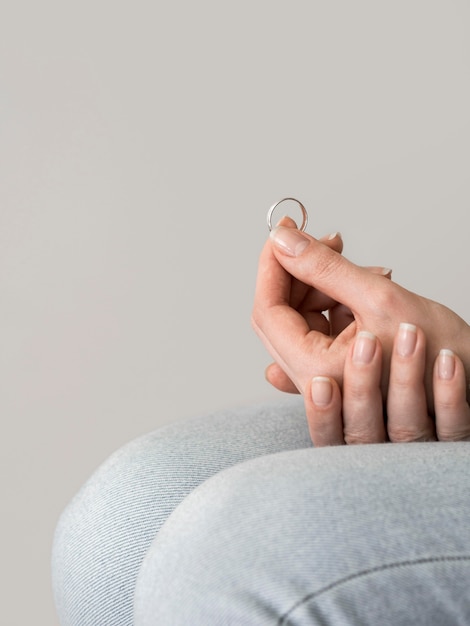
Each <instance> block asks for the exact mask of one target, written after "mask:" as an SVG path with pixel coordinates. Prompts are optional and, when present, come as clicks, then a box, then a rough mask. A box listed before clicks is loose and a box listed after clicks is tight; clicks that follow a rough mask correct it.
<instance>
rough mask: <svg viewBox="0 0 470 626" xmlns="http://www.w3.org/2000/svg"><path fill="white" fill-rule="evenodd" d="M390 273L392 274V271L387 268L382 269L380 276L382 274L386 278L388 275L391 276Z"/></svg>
mask: <svg viewBox="0 0 470 626" xmlns="http://www.w3.org/2000/svg"><path fill="white" fill-rule="evenodd" d="M391 273H392V270H391V269H390V268H389V267H383V268H382V272H381V274H383V275H384V276H388V275H389V274H390V275H391Z"/></svg>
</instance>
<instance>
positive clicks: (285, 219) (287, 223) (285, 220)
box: [275, 215, 297, 228]
mask: <svg viewBox="0 0 470 626" xmlns="http://www.w3.org/2000/svg"><path fill="white" fill-rule="evenodd" d="M279 226H284V227H285V228H297V224H296V223H295V222H294V220H293V219H292V218H291V217H289V216H288V215H283V216H282V217H281V219H280V220H279V222H278V223H277V224H276V226H275V228H278V227H279Z"/></svg>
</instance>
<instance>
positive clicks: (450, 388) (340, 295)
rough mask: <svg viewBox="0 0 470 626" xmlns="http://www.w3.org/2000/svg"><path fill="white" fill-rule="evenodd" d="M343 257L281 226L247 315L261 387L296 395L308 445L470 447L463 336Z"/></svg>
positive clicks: (468, 339)
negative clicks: (265, 360)
mask: <svg viewBox="0 0 470 626" xmlns="http://www.w3.org/2000/svg"><path fill="white" fill-rule="evenodd" d="M341 251H342V242H341V238H340V237H339V236H337V235H334V236H330V237H329V238H325V239H323V240H316V239H315V238H313V237H311V236H310V235H308V234H306V233H303V232H300V231H299V230H297V228H296V227H295V224H294V223H293V222H292V220H290V219H289V218H283V220H281V222H280V224H279V225H278V227H276V228H275V229H274V230H273V231H272V232H271V236H270V238H269V240H268V241H267V243H266V245H265V246H264V248H263V251H262V253H261V257H260V261H259V268H258V278H257V285H256V292H255V302H254V307H253V314H252V324H253V327H254V329H255V330H256V332H257V334H258V335H259V337H260V338H261V340H262V341H263V343H264V345H265V346H266V348H267V349H268V351H269V352H270V354H271V356H272V357H273V359H274V361H275V363H274V364H273V366H271V367H269V368H268V370H267V378H268V380H269V381H270V382H271V383H272V384H273V385H274V386H275V387H277V388H279V389H280V390H283V391H291V392H292V391H298V392H300V393H302V395H303V398H304V402H305V409H306V415H307V420H308V424H309V428H310V433H311V437H312V440H313V442H314V444H315V445H317V446H320V445H335V444H340V443H374V442H382V441H397V442H398V441H422V440H432V439H436V438H437V439H443V440H458V439H467V438H469V437H470V409H469V407H468V405H467V401H466V391H467V385H466V377H468V374H469V373H470V328H469V326H468V325H467V324H466V323H465V321H464V320H462V319H461V318H460V317H459V316H458V315H457V314H456V313H454V312H453V311H451V310H450V309H448V308H447V307H445V306H443V305H442V304H439V303H436V302H433V301H431V300H428V299H427V298H424V297H422V296H419V295H417V294H414V293H412V292H410V291H408V290H406V289H404V288H403V287H401V286H399V285H398V284H396V283H394V282H392V281H391V280H388V279H387V273H386V272H384V271H382V270H380V268H363V267H359V266H357V265H355V264H353V263H351V262H350V261H348V260H347V259H346V258H345V257H343V256H342V255H341ZM457 353H458V354H459V356H457Z"/></svg>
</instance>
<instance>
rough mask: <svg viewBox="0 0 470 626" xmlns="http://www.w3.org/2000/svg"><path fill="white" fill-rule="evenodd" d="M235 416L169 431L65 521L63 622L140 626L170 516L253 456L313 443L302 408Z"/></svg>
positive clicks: (119, 458) (60, 546)
mask: <svg viewBox="0 0 470 626" xmlns="http://www.w3.org/2000/svg"><path fill="white" fill-rule="evenodd" d="M285 413H286V412H285V410H284V409H283V408H282V407H280V408H274V407H263V408H262V409H257V410H253V409H250V408H247V409H246V410H245V411H237V412H236V413H233V412H225V413H219V414H214V415H209V416H206V417H203V418H198V419H191V420H187V421H184V422H182V423H175V424H173V425H170V426H167V427H164V428H161V429H159V430H157V431H155V432H154V433H151V434H149V435H146V436H144V437H141V438H139V439H137V440H136V441H134V442H132V443H130V444H128V445H127V446H125V447H124V448H122V449H121V450H119V451H118V452H116V453H115V454H113V455H112V456H111V457H110V459H109V460H108V461H107V462H106V463H104V464H103V465H102V466H101V467H100V468H99V469H98V470H97V472H95V474H94V475H93V476H92V477H91V478H90V480H89V481H88V482H87V483H86V484H85V485H84V487H83V488H82V489H81V490H80V492H79V493H78V494H77V496H76V497H75V498H74V499H73V501H72V502H71V503H70V505H69V506H68V507H67V509H66V510H65V511H64V513H63V514H62V516H61V518H60V520H59V522H58V525H57V528H56V532H55V539H54V546H53V559H52V570H53V572H52V573H53V586H54V594H55V600H56V605H57V609H58V612H59V615H60V617H61V623H63V624H67V625H70V626H75V625H77V626H78V625H79V626H108V625H109V624H113V626H121V624H122V625H124V624H126V625H127V624H130V623H132V598H133V594H134V587H135V580H136V577H137V572H138V570H139V567H140V564H141V562H142V559H143V556H144V554H145V553H146V551H147V549H148V547H149V546H150V544H151V542H152V540H153V539H154V537H155V536H156V534H157V533H158V532H159V529H160V527H161V526H162V525H163V523H164V522H165V521H166V519H167V517H168V516H169V515H170V513H171V512H172V511H173V510H174V509H175V508H176V507H177V505H178V504H179V503H180V502H181V501H182V500H183V499H184V498H185V497H186V496H187V495H188V493H190V492H191V491H192V490H193V489H194V488H195V487H196V486H197V485H199V484H200V483H202V482H204V481H205V480H206V479H208V478H209V477H210V476H212V475H213V474H214V473H216V472H218V471H220V470H222V469H224V468H226V467H228V466H231V465H233V464H235V463H238V462H240V461H244V460H245V459H247V458H252V457H254V456H257V455H259V454H266V453H268V452H271V451H275V450H277V449H279V448H282V447H287V448H295V447H299V446H301V445H307V443H308V432H307V429H306V428H305V425H304V420H303V415H302V413H301V411H299V410H298V409H296V410H295V411H294V412H293V416H292V417H291V416H289V421H288V423H287V424H286V414H285Z"/></svg>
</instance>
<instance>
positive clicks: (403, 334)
mask: <svg viewBox="0 0 470 626" xmlns="http://www.w3.org/2000/svg"><path fill="white" fill-rule="evenodd" d="M417 341H418V333H417V328H416V326H415V325H414V324H406V323H402V324H400V327H399V329H398V334H397V343H396V349H397V352H398V354H399V355H400V356H404V357H407V356H411V355H412V354H413V352H414V351H415V348H416V342H417Z"/></svg>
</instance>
